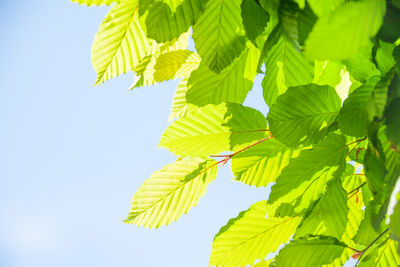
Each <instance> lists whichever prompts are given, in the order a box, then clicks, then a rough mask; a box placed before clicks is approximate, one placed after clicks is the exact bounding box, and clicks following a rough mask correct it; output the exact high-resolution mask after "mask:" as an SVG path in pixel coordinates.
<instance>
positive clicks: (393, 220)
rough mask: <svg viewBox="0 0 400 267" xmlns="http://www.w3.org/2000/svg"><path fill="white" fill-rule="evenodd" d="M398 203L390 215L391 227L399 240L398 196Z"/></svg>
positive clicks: (399, 213)
mask: <svg viewBox="0 0 400 267" xmlns="http://www.w3.org/2000/svg"><path fill="white" fill-rule="evenodd" d="M397 198H398V199H397V202H396V205H395V206H394V208H393V213H392V214H391V215H390V223H389V227H390V230H391V231H392V233H393V235H394V236H395V238H397V241H398V240H399V239H400V227H399V225H400V204H399V203H400V201H399V200H400V198H399V197H397Z"/></svg>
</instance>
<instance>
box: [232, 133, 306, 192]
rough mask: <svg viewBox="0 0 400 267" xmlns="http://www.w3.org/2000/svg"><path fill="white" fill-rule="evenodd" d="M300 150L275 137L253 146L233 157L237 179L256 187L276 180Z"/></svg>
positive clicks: (234, 172)
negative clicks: (287, 145)
mask: <svg viewBox="0 0 400 267" xmlns="http://www.w3.org/2000/svg"><path fill="white" fill-rule="evenodd" d="M298 155H299V151H297V150H294V149H291V148H289V147H286V146H285V145H283V144H281V143H280V142H279V141H278V140H276V139H275V138H273V139H270V140H268V141H266V142H263V143H261V144H259V145H256V146H253V147H251V148H249V149H247V150H246V151H244V152H242V153H240V154H237V155H236V156H235V157H233V158H232V162H231V166H232V172H233V174H234V175H235V177H236V178H235V179H236V180H238V181H240V182H242V183H245V184H248V185H253V186H256V187H259V186H267V185H268V184H269V183H272V182H275V180H276V178H277V177H278V176H279V175H280V173H281V171H282V169H283V168H284V167H286V166H287V165H288V164H289V161H290V160H291V159H292V158H295V157H297V156H298Z"/></svg>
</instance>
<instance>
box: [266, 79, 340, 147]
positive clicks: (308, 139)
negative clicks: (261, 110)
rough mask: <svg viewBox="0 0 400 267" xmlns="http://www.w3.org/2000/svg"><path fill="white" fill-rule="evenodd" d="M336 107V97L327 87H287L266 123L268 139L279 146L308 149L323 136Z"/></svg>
mask: <svg viewBox="0 0 400 267" xmlns="http://www.w3.org/2000/svg"><path fill="white" fill-rule="evenodd" d="M340 105H341V101H340V98H339V96H338V95H337V93H336V91H335V90H334V89H333V88H332V87H330V86H318V85H315V84H308V85H303V86H298V87H291V88H289V89H288V90H287V91H286V93H285V94H283V95H280V96H279V97H278V98H277V100H276V102H275V104H274V105H272V106H271V108H270V111H269V113H268V116H267V119H268V122H269V126H270V129H271V132H272V135H273V136H274V137H276V138H277V139H278V140H279V141H280V142H282V143H283V144H285V145H287V146H291V147H296V146H299V145H301V144H302V145H309V144H313V143H317V142H318V141H319V140H320V139H321V138H323V137H324V136H325V134H326V132H327V129H328V127H329V126H330V125H331V124H332V123H333V122H334V121H335V118H336V116H337V114H338V111H339V109H340Z"/></svg>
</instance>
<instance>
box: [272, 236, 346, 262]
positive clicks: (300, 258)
mask: <svg viewBox="0 0 400 267" xmlns="http://www.w3.org/2000/svg"><path fill="white" fill-rule="evenodd" d="M345 248H346V244H344V243H342V242H340V241H339V240H337V239H336V238H333V237H329V236H310V237H306V238H299V239H295V240H292V241H291V242H290V243H289V244H288V245H286V246H285V247H284V248H283V249H282V250H280V251H279V254H278V256H276V260H275V266H276V267H281V266H282V267H286V266H296V267H303V266H304V267H314V266H321V265H323V264H327V263H331V262H333V260H334V259H336V258H338V257H340V255H341V254H342V252H343V250H344V249H345Z"/></svg>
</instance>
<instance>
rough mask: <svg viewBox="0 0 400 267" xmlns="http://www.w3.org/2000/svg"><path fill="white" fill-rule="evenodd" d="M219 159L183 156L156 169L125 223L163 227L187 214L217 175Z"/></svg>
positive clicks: (143, 187) (133, 204) (143, 186)
mask: <svg viewBox="0 0 400 267" xmlns="http://www.w3.org/2000/svg"><path fill="white" fill-rule="evenodd" d="M215 163H216V161H215V160H206V161H204V160H200V159H183V160H179V161H176V162H174V163H171V164H168V165H166V166H165V167H164V168H162V169H161V170H159V171H156V172H154V173H153V174H152V175H151V176H150V178H149V179H147V180H146V181H145V182H144V183H143V184H142V186H141V187H140V188H139V190H138V191H137V192H136V194H135V195H134V196H133V200H132V207H131V210H130V213H129V215H128V218H127V219H126V220H125V221H124V222H125V223H131V224H136V225H139V226H144V227H149V228H153V227H159V226H162V225H167V224H169V223H171V222H173V221H176V220H177V219H179V217H181V216H182V215H183V214H186V213H187V212H188V211H189V210H190V209H191V208H192V207H194V206H195V205H196V204H197V202H198V201H199V199H200V197H201V196H203V195H204V194H205V192H206V189H207V186H208V184H209V183H211V182H212V181H213V180H214V179H215V177H216V175H217V165H216V164H215Z"/></svg>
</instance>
